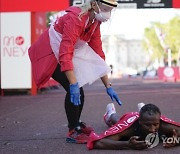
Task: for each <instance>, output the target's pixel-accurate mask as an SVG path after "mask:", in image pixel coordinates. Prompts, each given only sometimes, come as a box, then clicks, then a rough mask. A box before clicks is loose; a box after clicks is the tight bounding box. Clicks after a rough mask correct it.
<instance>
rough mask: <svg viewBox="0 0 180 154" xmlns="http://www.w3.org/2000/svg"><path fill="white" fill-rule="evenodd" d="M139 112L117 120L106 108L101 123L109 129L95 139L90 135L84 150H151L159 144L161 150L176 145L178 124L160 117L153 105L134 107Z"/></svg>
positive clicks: (179, 134) (111, 107) (179, 141)
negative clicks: (160, 143) (103, 122)
mask: <svg viewBox="0 0 180 154" xmlns="http://www.w3.org/2000/svg"><path fill="white" fill-rule="evenodd" d="M138 108H139V110H140V111H139V112H128V113H126V114H124V115H123V116H121V117H119V115H118V114H117V113H116V110H115V107H114V104H113V103H110V104H108V105H107V107H106V114H105V115H104V121H105V123H106V124H107V125H108V126H109V127H110V128H109V129H107V130H106V131H105V132H104V133H102V134H100V135H98V134H96V133H95V132H91V134H90V136H89V140H88V143H87V147H88V149H89V150H92V149H108V150H122V149H136V150H143V149H147V148H153V147H156V146H157V145H158V143H159V142H160V141H162V142H163V146H164V147H165V148H171V147H174V146H179V145H180V123H178V122H175V121H173V120H171V119H169V118H167V117H165V116H163V115H161V112H160V109H159V108H158V107H157V106H156V105H154V104H143V103H139V104H138Z"/></svg>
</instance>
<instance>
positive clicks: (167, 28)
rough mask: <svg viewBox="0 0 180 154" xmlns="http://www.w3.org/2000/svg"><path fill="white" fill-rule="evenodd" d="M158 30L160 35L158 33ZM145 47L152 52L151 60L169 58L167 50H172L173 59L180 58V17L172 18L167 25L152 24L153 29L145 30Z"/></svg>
mask: <svg viewBox="0 0 180 154" xmlns="http://www.w3.org/2000/svg"><path fill="white" fill-rule="evenodd" d="M157 30H158V31H160V33H159V34H158V33H157ZM143 47H144V49H145V50H146V51H150V50H151V51H152V53H151V58H152V60H154V59H155V58H158V59H159V58H164V59H166V58H167V52H166V48H170V49H171V52H172V59H174V60H175V59H176V60H178V59H179V56H180V16H176V17H174V18H172V19H171V20H170V21H168V22H167V23H164V24H161V23H159V22H156V23H152V25H151V27H148V28H146V29H145V30H144V39H143Z"/></svg>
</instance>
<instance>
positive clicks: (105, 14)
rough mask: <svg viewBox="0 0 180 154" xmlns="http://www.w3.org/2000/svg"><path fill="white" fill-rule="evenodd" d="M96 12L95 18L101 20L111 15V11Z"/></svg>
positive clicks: (103, 20)
mask: <svg viewBox="0 0 180 154" xmlns="http://www.w3.org/2000/svg"><path fill="white" fill-rule="evenodd" d="M94 13H95V18H96V19H97V20H99V21H101V22H105V21H107V20H108V19H109V18H110V17H111V12H101V11H99V13H96V12H94Z"/></svg>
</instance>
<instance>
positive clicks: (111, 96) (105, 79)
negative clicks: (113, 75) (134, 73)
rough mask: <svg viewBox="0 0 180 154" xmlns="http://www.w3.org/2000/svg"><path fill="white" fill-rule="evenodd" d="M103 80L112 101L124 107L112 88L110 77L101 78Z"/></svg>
mask: <svg viewBox="0 0 180 154" xmlns="http://www.w3.org/2000/svg"><path fill="white" fill-rule="evenodd" d="M101 80H102V82H103V84H104V86H105V87H106V92H107V94H108V95H109V96H110V98H111V100H112V101H116V102H117V103H118V104H119V105H122V102H121V101H120V99H119V97H118V95H117V93H116V92H115V90H114V89H113V88H112V86H111V83H110V81H109V78H108V76H107V75H105V76H103V77H101Z"/></svg>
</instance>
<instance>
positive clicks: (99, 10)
mask: <svg viewBox="0 0 180 154" xmlns="http://www.w3.org/2000/svg"><path fill="white" fill-rule="evenodd" d="M95 2H96V6H97V8H98V13H100V12H101V9H100V7H99V5H98V3H97V1H95ZM96 13H97V12H96Z"/></svg>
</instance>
